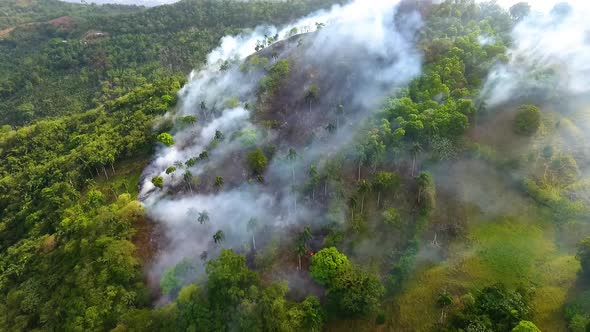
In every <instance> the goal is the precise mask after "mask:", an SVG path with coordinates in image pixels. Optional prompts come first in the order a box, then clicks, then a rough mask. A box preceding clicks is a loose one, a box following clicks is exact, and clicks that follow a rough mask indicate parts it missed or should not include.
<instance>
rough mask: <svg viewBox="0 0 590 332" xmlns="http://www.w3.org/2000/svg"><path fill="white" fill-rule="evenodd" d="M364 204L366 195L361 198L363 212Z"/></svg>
mask: <svg viewBox="0 0 590 332" xmlns="http://www.w3.org/2000/svg"><path fill="white" fill-rule="evenodd" d="M364 206H365V195H363V198H361V214H363V208H364Z"/></svg>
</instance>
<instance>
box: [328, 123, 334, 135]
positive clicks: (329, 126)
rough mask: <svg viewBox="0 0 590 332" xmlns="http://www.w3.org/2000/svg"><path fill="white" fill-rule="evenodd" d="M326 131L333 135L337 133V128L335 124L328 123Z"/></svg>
mask: <svg viewBox="0 0 590 332" xmlns="http://www.w3.org/2000/svg"><path fill="white" fill-rule="evenodd" d="M325 129H326V131H327V132H328V133H330V134H332V133H334V132H335V131H336V126H335V125H334V124H333V123H328V125H327V126H326V128H325Z"/></svg>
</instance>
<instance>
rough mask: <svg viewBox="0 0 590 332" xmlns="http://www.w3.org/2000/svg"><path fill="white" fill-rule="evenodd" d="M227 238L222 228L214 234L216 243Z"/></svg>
mask: <svg viewBox="0 0 590 332" xmlns="http://www.w3.org/2000/svg"><path fill="white" fill-rule="evenodd" d="M223 240H225V234H224V233H223V231H222V230H218V231H217V232H216V233H215V234H213V241H214V242H215V244H219V243H221V242H223Z"/></svg>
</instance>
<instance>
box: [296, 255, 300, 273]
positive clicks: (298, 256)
mask: <svg viewBox="0 0 590 332" xmlns="http://www.w3.org/2000/svg"><path fill="white" fill-rule="evenodd" d="M297 258H299V271H301V255H297Z"/></svg>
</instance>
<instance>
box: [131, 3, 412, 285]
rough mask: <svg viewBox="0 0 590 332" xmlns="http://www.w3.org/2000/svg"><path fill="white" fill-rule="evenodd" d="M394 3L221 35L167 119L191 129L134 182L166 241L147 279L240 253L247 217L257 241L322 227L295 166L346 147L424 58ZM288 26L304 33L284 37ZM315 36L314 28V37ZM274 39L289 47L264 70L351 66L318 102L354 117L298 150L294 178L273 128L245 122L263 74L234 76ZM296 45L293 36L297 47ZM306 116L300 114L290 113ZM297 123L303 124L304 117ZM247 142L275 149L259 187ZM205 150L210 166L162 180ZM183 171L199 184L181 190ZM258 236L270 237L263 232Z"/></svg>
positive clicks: (337, 9)
mask: <svg viewBox="0 0 590 332" xmlns="http://www.w3.org/2000/svg"><path fill="white" fill-rule="evenodd" d="M397 3H398V1H394V0H390V1H383V0H381V1H365V0H356V1H354V2H352V3H350V4H348V5H345V6H334V7H333V8H332V9H331V10H328V11H320V12H317V13H315V14H312V15H310V16H308V17H306V18H303V19H301V20H299V21H298V22H295V23H293V24H290V25H288V26H286V27H283V28H281V29H278V28H275V27H268V26H265V27H259V28H257V29H254V30H253V31H251V32H250V33H246V34H243V35H240V36H227V37H225V38H223V39H222V41H221V46H220V47H219V48H217V49H216V50H214V51H213V52H212V53H211V54H210V55H209V57H208V61H207V65H206V66H205V67H204V68H203V69H202V70H200V71H198V72H193V73H191V75H190V79H189V83H188V84H187V85H186V86H185V87H184V88H183V89H182V90H181V92H180V93H179V97H180V102H179V106H178V108H179V109H178V110H177V112H176V114H174V115H171V117H175V118H180V117H184V116H187V115H194V116H196V117H197V118H198V123H197V124H196V125H189V126H185V127H184V129H183V128H182V127H177V129H176V132H175V133H174V139H175V144H174V145H173V146H171V147H164V146H161V147H160V148H159V149H158V151H157V153H156V156H155V158H154V160H153V162H152V163H151V164H150V165H149V166H148V168H147V169H146V170H145V171H144V176H143V180H142V183H141V190H140V197H141V199H142V201H143V203H144V205H145V209H146V212H147V214H148V215H149V216H150V217H151V218H152V219H153V220H155V221H157V222H159V223H161V224H162V225H163V226H164V227H163V228H164V231H165V236H166V237H167V240H168V242H169V244H168V245H167V246H166V248H165V249H164V250H163V251H162V252H161V253H160V255H159V257H158V258H157V259H156V262H155V263H154V266H153V268H152V276H155V277H157V276H159V275H160V274H161V273H162V271H163V270H165V269H166V268H169V267H171V266H174V265H175V264H177V263H178V262H180V261H181V260H183V259H184V258H189V259H195V258H197V257H199V256H200V255H201V254H202V253H203V252H205V251H207V252H209V253H210V254H209V256H210V257H211V256H214V255H215V252H216V251H217V250H218V249H219V248H220V247H221V246H223V247H226V248H242V247H244V246H245V245H249V243H250V239H251V238H252V234H251V233H250V231H249V229H248V227H247V224H248V220H250V219H251V218H255V219H256V220H258V222H259V226H258V227H257V229H258V232H259V233H260V232H264V229H265V228H266V229H268V228H272V229H275V230H276V229H281V228H287V227H290V226H293V225H298V224H303V223H305V224H310V225H313V224H318V223H322V222H324V221H325V219H326V216H325V214H326V212H325V211H324V210H325V209H322V208H320V207H318V206H317V205H316V204H313V203H312V202H310V201H309V200H304V199H303V198H301V197H299V196H298V195H297V194H295V193H294V191H293V190H292V187H293V186H294V185H301V184H302V182H303V181H306V174H305V173H306V170H304V169H302V168H303V167H304V166H301V168H300V167H299V166H300V165H309V163H310V162H312V161H313V162H318V163H320V164H321V161H322V160H321V159H322V157H324V158H325V156H326V153H327V152H328V151H329V150H330V151H332V150H337V149H339V148H340V147H343V146H344V145H345V144H346V143H347V142H349V141H350V140H351V138H352V137H353V136H354V133H355V129H356V128H357V126H359V125H360V124H361V123H362V121H363V120H364V119H366V117H367V116H369V115H370V111H374V110H377V109H378V107H377V106H378V105H379V103H380V102H381V101H382V99H383V98H384V97H385V96H386V95H387V94H389V93H392V91H395V89H396V88H400V87H403V86H405V85H406V84H407V83H408V82H409V81H410V80H411V79H413V78H414V77H416V76H417V75H419V74H420V71H421V61H422V59H421V56H420V54H419V52H418V50H417V49H416V45H415V42H414V39H413V38H414V37H415V34H416V32H417V30H418V29H419V28H420V27H421V18H420V17H419V15H418V14H417V13H412V12H410V13H404V14H403V15H399V16H396V13H397ZM316 23H318V24H320V23H321V24H323V25H321V24H320V25H317V24H316ZM322 26H323V27H322ZM294 28H297V31H298V33H304V34H303V35H300V36H299V37H293V38H291V36H292V35H293V31H294V30H293V29H294ZM317 28H321V29H320V30H319V31H316V29H317ZM307 32H309V33H307ZM275 34H278V37H279V40H281V41H284V44H285V45H286V46H285V47H286V49H285V48H283V49H282V50H281V53H280V54H276V55H274V56H272V59H270V64H269V65H272V64H273V63H276V62H277V61H279V60H280V59H282V58H284V57H289V54H290V52H293V50H296V49H299V51H298V53H297V57H296V59H289V60H290V61H293V62H294V63H295V64H296V65H295V66H292V67H293V68H292V70H293V71H299V70H301V71H303V70H304V69H303V68H301V66H306V65H308V66H310V67H309V68H311V67H314V68H325V71H327V72H329V73H334V75H337V74H338V73H337V71H338V70H337V68H339V67H337V66H338V65H340V62H343V61H344V60H343V59H345V60H346V61H349V62H352V66H349V67H348V69H347V70H349V71H350V76H349V77H348V79H347V80H346V82H337V81H333V82H332V81H330V82H328V83H329V85H330V86H327V87H326V88H322V93H321V94H322V98H323V99H337V97H338V95H339V94H342V95H345V96H347V98H346V99H347V102H348V104H347V107H348V108H351V109H354V110H357V111H355V112H353V113H351V114H350V115H348V116H347V118H348V120H347V121H348V123H346V124H345V125H343V126H341V127H339V128H338V130H337V131H336V133H334V134H333V135H332V136H331V137H330V138H325V139H324V140H322V141H318V142H316V143H313V144H311V145H307V146H305V148H302V147H301V146H299V149H298V161H297V165H298V170H297V172H295V171H293V174H291V173H292V170H291V167H290V166H289V165H288V163H286V162H285V161H284V158H283V157H282V156H284V155H285V154H286V153H287V151H288V150H289V148H290V146H287V145H285V142H282V141H280V140H278V139H277V135H278V134H277V133H276V132H274V131H273V130H269V129H264V128H260V127H258V125H257V124H255V123H254V122H253V121H252V118H253V114H252V108H253V107H252V106H253V105H255V104H256V101H257V91H258V88H259V81H260V79H261V78H262V77H263V75H264V71H262V70H254V71H245V70H242V68H241V65H242V64H243V63H244V62H245V60H246V59H247V58H248V56H250V55H251V54H252V53H253V52H254V49H255V47H256V45H257V42H258V41H260V40H263V39H264V38H265V36H274V35H275ZM294 38H298V39H299V43H298V42H297V41H294V40H293V39H294ZM301 43H303V44H301ZM301 48H303V49H304V51H301ZM277 49H280V47H277ZM262 52H264V51H261V53H262ZM293 75H297V73H294V74H293ZM336 77H337V76H336ZM302 90H303V87H302ZM302 93H303V92H302ZM327 107H328V106H327V105H325V104H322V103H318V105H314V107H313V109H312V111H313V114H323V113H325V112H327V111H328V110H327ZM311 108H312V107H311V106H310V109H311ZM299 111H300V112H299ZM306 112H308V111H307V108H305V109H304V110H296V112H293V114H305V113H306ZM308 114H309V113H308ZM297 120H298V121H300V122H301V123H305V119H303V120H302V119H297ZM285 122H287V121H285ZM309 125H310V126H313V125H314V124H309ZM315 125H316V126H317V124H315ZM217 131H219V132H221V133H223V135H224V139H223V140H221V141H219V142H217V143H215V144H214V145H215V147H214V148H211V142H212V140H213V139H214V136H215V134H216V132H217ZM245 136H248V137H250V138H252V137H253V139H254V140H255V141H256V142H257V143H258V145H259V146H260V145H262V143H268V142H271V141H272V142H279V144H280V145H279V146H278V147H277V149H278V151H276V153H275V157H274V158H273V160H272V161H271V162H270V164H269V168H268V170H267V172H266V174H265V183H264V184H261V183H259V182H258V181H256V180H253V179H252V178H251V176H250V174H249V172H248V170H247V167H246V165H244V160H243V155H242V156H240V153H242V154H243V151H244V149H245V148H244V146H245V145H247V144H248V143H247V142H245V141H248V139H246V138H244V137H245ZM205 150H208V151H207V152H208V158H200V159H199V161H198V162H197V163H196V164H195V165H192V166H182V167H181V164H180V163H177V165H178V169H177V170H176V171H175V172H173V173H171V174H166V169H167V168H168V167H170V166H172V165H174V164H175V162H177V161H180V162H181V163H184V162H185V161H187V160H188V159H191V158H195V157H197V156H199V155H201V154H202V152H203V151H205ZM187 170H188V171H190V173H191V174H192V175H193V176H194V177H195V178H197V177H202V178H203V179H205V180H203V181H201V183H200V184H199V183H193V184H192V185H187V184H186V183H185V181H184V180H185V179H184V176H183V173H185V172H186V171H187ZM295 173H296V174H295ZM217 175H223V177H224V179H225V186H223V187H222V188H214V186H213V185H212V182H211V181H208V180H206V179H207V178H209V180H210V178H211V177H215V176H217ZM154 176H162V177H163V178H164V188H163V190H160V189H157V188H155V187H154V185H153V184H152V183H151V179H152V177H154ZM203 211H206V212H207V213H208V215H209V220H208V221H207V222H205V223H204V224H200V223H199V222H197V220H198V215H199V213H200V212H203ZM218 230H222V231H223V232H224V233H225V241H224V242H223V243H221V244H215V243H214V242H213V238H212V235H213V234H214V233H215V232H217V231H218ZM259 235H260V237H262V238H264V237H266V238H268V234H259ZM264 235H266V236H264Z"/></svg>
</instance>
